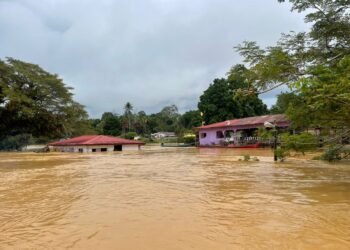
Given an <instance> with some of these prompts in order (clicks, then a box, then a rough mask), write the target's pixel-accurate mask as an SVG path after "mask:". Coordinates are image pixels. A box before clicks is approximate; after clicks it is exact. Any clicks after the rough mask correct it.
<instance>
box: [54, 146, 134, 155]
mask: <svg viewBox="0 0 350 250" xmlns="http://www.w3.org/2000/svg"><path fill="white" fill-rule="evenodd" d="M49 148H50V150H52V151H57V152H72V153H78V152H79V149H83V153H92V149H96V153H98V152H101V148H107V152H113V151H114V145H96V146H50V147H49ZM140 148H141V147H139V145H123V146H122V150H123V151H124V150H126V151H129V150H139V149H140Z"/></svg>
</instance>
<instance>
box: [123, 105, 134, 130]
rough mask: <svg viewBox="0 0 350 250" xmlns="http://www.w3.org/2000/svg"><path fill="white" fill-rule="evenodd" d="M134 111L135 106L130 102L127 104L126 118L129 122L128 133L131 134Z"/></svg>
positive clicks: (125, 107) (125, 108) (125, 109)
mask: <svg viewBox="0 0 350 250" xmlns="http://www.w3.org/2000/svg"><path fill="white" fill-rule="evenodd" d="M132 110H133V106H132V105H131V103H130V102H127V103H126V104H125V106H124V116H125V118H126V119H127V121H128V132H130V128H131V118H132Z"/></svg>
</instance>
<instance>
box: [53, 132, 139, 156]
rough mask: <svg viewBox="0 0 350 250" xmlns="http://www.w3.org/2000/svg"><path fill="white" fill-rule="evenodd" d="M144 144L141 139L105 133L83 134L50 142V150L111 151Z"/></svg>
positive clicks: (136, 148)
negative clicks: (135, 139) (124, 137)
mask: <svg viewBox="0 0 350 250" xmlns="http://www.w3.org/2000/svg"><path fill="white" fill-rule="evenodd" d="M142 145H145V143H144V142H141V141H132V140H127V139H123V138H119V137H113V136H106V135H83V136H79V137H75V138H71V139H66V140H62V141H57V142H53V143H50V144H49V145H48V146H49V148H50V150H52V151H59V152H79V153H90V152H112V151H122V150H139V149H141V146H142Z"/></svg>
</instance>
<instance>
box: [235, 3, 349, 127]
mask: <svg viewBox="0 0 350 250" xmlns="http://www.w3.org/2000/svg"><path fill="white" fill-rule="evenodd" d="M279 2H285V1H284V0H279ZM289 2H291V4H292V10H293V11H298V12H306V17H305V22H307V23H310V24H311V29H310V31H309V32H303V33H295V32H291V33H289V34H283V35H282V38H281V39H280V41H279V42H278V43H277V44H276V45H274V46H269V47H267V48H266V49H263V48H261V47H259V46H258V45H257V43H255V42H244V43H243V44H241V45H238V46H237V47H236V48H237V50H238V52H239V53H240V54H241V55H242V56H243V58H244V61H245V62H246V63H248V64H249V65H250V68H249V71H248V73H246V74H245V75H244V77H245V79H246V81H249V82H252V83H253V84H252V86H249V87H248V88H246V89H248V90H249V91H251V90H252V89H253V90H256V91H255V92H254V93H256V92H258V93H263V92H266V91H270V90H272V89H274V88H276V87H278V86H281V85H287V86H288V87H289V88H290V89H291V90H293V92H294V93H295V96H297V98H296V99H295V98H294V97H293V96H291V95H289V96H287V95H284V96H283V99H284V100H282V99H281V101H280V102H279V103H277V105H276V106H275V107H273V109H272V112H274V113H275V112H276V113H277V112H281V111H284V112H286V114H287V115H288V116H289V117H290V119H291V120H292V122H293V124H294V126H295V127H301V128H306V127H309V126H327V127H332V126H333V127H343V126H348V125H349V124H350V79H349V78H350V75H349V73H348V72H349V70H350V15H349V11H348V10H349V4H350V2H349V1H348V0H336V1H334V0H322V1H316V0H289ZM287 103H289V104H288V105H286V104H287ZM290 103H293V104H292V105H291V104H290Z"/></svg>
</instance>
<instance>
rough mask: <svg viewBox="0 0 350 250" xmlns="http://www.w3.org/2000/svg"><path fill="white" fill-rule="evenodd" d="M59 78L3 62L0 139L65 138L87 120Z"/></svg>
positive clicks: (15, 62)
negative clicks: (25, 135) (21, 136)
mask: <svg viewBox="0 0 350 250" xmlns="http://www.w3.org/2000/svg"><path fill="white" fill-rule="evenodd" d="M71 90H72V88H70V87H67V86H66V85H65V84H64V83H63V81H62V79H60V78H59V77H58V75H55V74H51V73H48V72H46V71H45V70H43V69H42V68H41V67H39V66H38V65H35V64H30V63H26V62H22V61H19V60H16V59H13V58H7V59H6V60H5V61H2V60H0V120H1V123H0V138H4V137H7V136H14V135H19V134H32V135H33V136H35V137H39V136H46V137H50V138H53V137H62V136H65V135H71V134H73V133H78V130H79V129H80V127H79V126H77V125H79V124H82V123H83V122H85V121H86V120H87V118H88V116H87V113H86V112H85V110H84V107H83V106H82V105H80V104H79V103H77V102H75V101H74V100H73V94H72V93H71Z"/></svg>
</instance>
